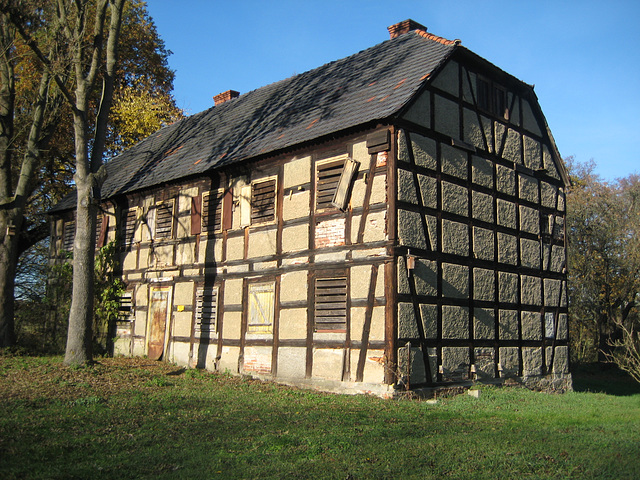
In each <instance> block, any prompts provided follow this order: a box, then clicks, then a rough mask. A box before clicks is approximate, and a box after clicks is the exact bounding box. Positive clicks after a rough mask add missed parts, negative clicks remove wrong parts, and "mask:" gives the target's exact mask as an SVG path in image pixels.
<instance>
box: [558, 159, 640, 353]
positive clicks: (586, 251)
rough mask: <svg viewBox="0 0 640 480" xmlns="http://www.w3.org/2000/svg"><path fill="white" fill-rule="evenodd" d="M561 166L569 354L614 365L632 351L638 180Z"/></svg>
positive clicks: (639, 272) (637, 293) (638, 287)
mask: <svg viewBox="0 0 640 480" xmlns="http://www.w3.org/2000/svg"><path fill="white" fill-rule="evenodd" d="M567 163H568V166H569V168H570V173H571V178H572V183H573V185H572V187H571V189H570V191H569V194H568V197H567V229H568V237H569V276H570V278H569V280H570V282H569V285H570V289H569V293H570V303H569V306H570V316H571V319H572V326H571V328H572V331H571V334H572V350H573V351H572V354H573V357H574V359H575V360H578V361H590V360H595V358H596V357H598V358H599V360H600V361H607V360H609V361H611V360H614V361H615V360H616V359H618V358H626V354H624V355H622V354H623V352H624V351H625V348H626V349H628V351H627V353H629V352H632V351H633V349H634V348H636V349H637V348H638V336H637V331H638V309H639V307H640V177H639V176H638V175H630V176H628V177H626V178H623V179H620V180H617V181H615V182H611V183H609V182H604V181H602V180H601V179H600V178H599V177H598V176H597V175H596V174H595V173H594V167H595V164H594V163H593V162H590V163H587V164H581V163H577V162H574V161H573V160H572V159H568V161H567ZM634 342H635V343H634ZM621 355H622V356H621ZM636 358H638V357H636ZM637 361H638V365H639V366H640V358H638V360H637Z"/></svg>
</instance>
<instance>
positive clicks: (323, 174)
mask: <svg viewBox="0 0 640 480" xmlns="http://www.w3.org/2000/svg"><path fill="white" fill-rule="evenodd" d="M343 168H344V158H340V159H338V160H333V161H330V162H326V163H321V164H318V167H317V170H318V179H317V184H316V209H318V210H324V209H326V208H332V203H331V202H332V201H333V197H334V195H335V193H336V189H337V188H338V183H339V182H340V176H341V175H342V170H343Z"/></svg>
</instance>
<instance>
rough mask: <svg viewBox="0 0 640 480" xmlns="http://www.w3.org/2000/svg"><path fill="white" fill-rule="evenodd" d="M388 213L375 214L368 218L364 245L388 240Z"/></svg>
mask: <svg viewBox="0 0 640 480" xmlns="http://www.w3.org/2000/svg"><path fill="white" fill-rule="evenodd" d="M386 215H387V214H386V212H374V213H370V214H369V215H368V216H367V220H366V223H365V227H364V236H363V241H364V243H370V242H377V241H381V240H385V239H386V232H385V230H386V226H387V225H386Z"/></svg>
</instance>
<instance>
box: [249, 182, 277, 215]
mask: <svg viewBox="0 0 640 480" xmlns="http://www.w3.org/2000/svg"><path fill="white" fill-rule="evenodd" d="M275 218H276V179H275V178H270V179H269V180H265V181H262V182H255V183H254V184H253V185H252V186H251V223H252V224H255V223H264V222H273V221H274V220H275Z"/></svg>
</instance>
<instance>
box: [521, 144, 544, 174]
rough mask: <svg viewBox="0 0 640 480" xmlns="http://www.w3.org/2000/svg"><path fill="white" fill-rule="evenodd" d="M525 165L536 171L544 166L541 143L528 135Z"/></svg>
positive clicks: (525, 145)
mask: <svg viewBox="0 0 640 480" xmlns="http://www.w3.org/2000/svg"><path fill="white" fill-rule="evenodd" d="M524 165H525V167H528V168H530V169H532V170H534V171H535V170H538V169H539V168H540V167H541V166H542V149H541V147H540V143H539V142H538V141H536V140H534V139H533V138H531V137H528V136H527V135H524Z"/></svg>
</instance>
